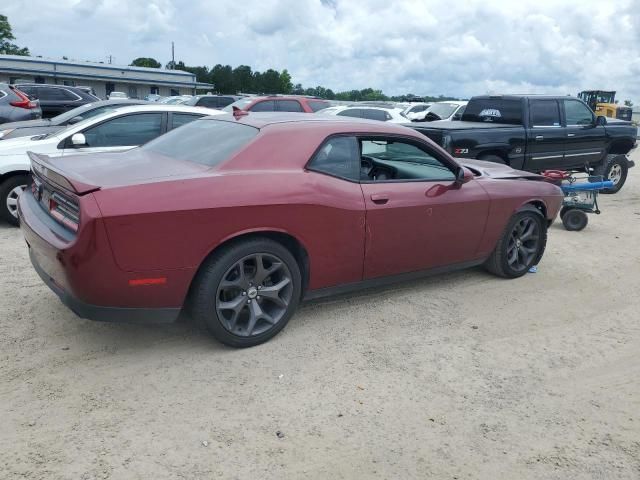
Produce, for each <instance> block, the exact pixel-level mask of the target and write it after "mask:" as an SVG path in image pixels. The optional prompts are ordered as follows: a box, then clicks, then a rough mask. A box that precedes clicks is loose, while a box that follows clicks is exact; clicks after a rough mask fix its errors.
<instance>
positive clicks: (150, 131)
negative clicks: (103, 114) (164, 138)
mask: <svg viewBox="0 0 640 480" xmlns="http://www.w3.org/2000/svg"><path fill="white" fill-rule="evenodd" d="M162 115H163V114H162V113H139V114H135V115H123V116H121V117H116V118H113V119H111V120H107V121H106V122H104V123H101V124H100V125H96V126H95V127H91V128H88V129H87V130H85V131H84V132H82V133H84V136H85V138H86V140H87V146H88V147H92V148H93V147H126V146H132V147H135V146H138V145H142V144H143V143H146V142H148V141H149V140H152V139H154V138H156V137H157V136H159V135H160V134H161V133H162V132H161V126H162Z"/></svg>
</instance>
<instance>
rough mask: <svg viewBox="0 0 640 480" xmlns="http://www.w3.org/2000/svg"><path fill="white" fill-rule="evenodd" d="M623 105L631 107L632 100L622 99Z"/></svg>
mask: <svg viewBox="0 0 640 480" xmlns="http://www.w3.org/2000/svg"><path fill="white" fill-rule="evenodd" d="M624 106H625V107H633V102H632V101H631V100H625V101H624Z"/></svg>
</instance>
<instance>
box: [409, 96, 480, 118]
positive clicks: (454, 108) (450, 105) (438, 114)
mask: <svg viewBox="0 0 640 480" xmlns="http://www.w3.org/2000/svg"><path fill="white" fill-rule="evenodd" d="M467 103H469V102H467V101H458V100H450V101H446V102H436V103H434V104H433V105H431V106H430V107H429V108H427V109H426V110H425V111H424V112H421V113H419V114H416V115H414V118H412V119H411V121H412V122H432V121H433V120H460V118H462V114H463V113H464V109H465V108H466V107H467Z"/></svg>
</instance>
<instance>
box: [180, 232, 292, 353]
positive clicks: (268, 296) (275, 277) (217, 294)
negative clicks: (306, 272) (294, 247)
mask: <svg viewBox="0 0 640 480" xmlns="http://www.w3.org/2000/svg"><path fill="white" fill-rule="evenodd" d="M301 287H302V282H301V275H300V268H299V266H298V263H297V262H296V260H295V258H294V257H293V255H292V254H291V253H290V252H289V251H288V250H287V249H286V248H285V247H283V246H282V245H281V244H279V243H277V242H275V241H273V240H270V239H266V238H258V239H250V240H244V241H240V242H238V243H236V244H233V245H231V246H230V247H225V248H223V249H222V250H220V251H219V252H217V253H215V254H214V255H213V256H212V257H211V258H210V259H209V260H207V262H206V263H205V264H204V265H203V266H202V268H201V269H200V272H199V273H198V276H197V278H196V280H195V283H194V285H193V288H192V291H191V297H190V307H191V308H190V310H191V315H192V317H193V319H194V320H195V322H196V323H197V324H198V325H200V326H203V327H205V328H206V329H207V330H208V331H209V332H210V333H211V334H212V335H213V336H214V337H215V338H216V339H217V340H219V341H220V342H222V343H224V344H226V345H229V346H232V347H252V346H254V345H259V344H260V343H263V342H266V341H267V340H269V339H270V338H272V337H273V336H274V335H276V334H277V333H278V332H280V330H282V329H283V328H284V327H285V325H286V324H287V322H288V321H289V319H290V318H291V316H292V315H293V313H294V312H295V310H296V308H297V306H298V303H299V302H300V296H301Z"/></svg>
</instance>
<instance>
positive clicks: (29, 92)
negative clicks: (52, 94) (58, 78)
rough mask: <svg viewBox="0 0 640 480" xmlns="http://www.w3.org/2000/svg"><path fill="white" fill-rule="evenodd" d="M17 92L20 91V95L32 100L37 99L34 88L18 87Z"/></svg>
mask: <svg viewBox="0 0 640 480" xmlns="http://www.w3.org/2000/svg"><path fill="white" fill-rule="evenodd" d="M17 88H18V90H20V91H21V92H22V93H26V94H27V95H28V96H29V97H31V98H32V99H33V98H38V92H37V91H36V88H35V87H27V86H20V85H18V87H17Z"/></svg>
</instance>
